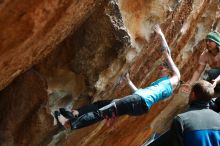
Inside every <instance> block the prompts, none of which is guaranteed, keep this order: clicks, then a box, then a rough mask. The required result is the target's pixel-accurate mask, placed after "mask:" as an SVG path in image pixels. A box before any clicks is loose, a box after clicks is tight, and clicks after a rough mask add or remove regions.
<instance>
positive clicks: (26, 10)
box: [0, 0, 220, 146]
mask: <svg viewBox="0 0 220 146" xmlns="http://www.w3.org/2000/svg"><path fill="white" fill-rule="evenodd" d="M219 8H220V1H219V0H194V1H192V0H148V1H146V0H135V1H134V0H41V1H39V0H31V1H30V0H20V1H13V0H4V1H1V2H0V22H1V23H0V30H1V31H0V41H1V43H0V68H1V71H0V111H1V113H0V119H1V120H0V145H3V146H12V145H16V146H21V145H22V146H23V145H31V146H32V145H33V146H34V145H41V146H44V145H50V146H53V145H60V146H72V145H74V146H81V145H86V146H104V145H105V146H112V145H116V146H118V145H130V146H137V145H142V144H144V143H145V142H146V141H147V140H148V139H149V138H150V137H151V136H152V134H153V133H154V132H158V133H162V132H164V131H165V130H166V129H167V128H169V125H170V122H171V120H172V118H173V117H174V116H175V115H176V114H177V113H179V112H181V111H182V110H183V109H184V108H185V105H186V103H187V96H186V95H184V94H182V93H179V92H178V90H177V91H176V92H175V94H174V95H173V96H172V97H171V98H170V99H169V100H166V101H161V102H159V103H157V104H155V105H154V106H153V107H152V108H151V110H150V111H149V112H148V113H147V114H145V115H142V116H139V117H129V116H123V117H119V118H117V120H116V122H115V123H114V126H113V127H108V126H107V125H106V124H105V122H104V121H103V122H100V123H97V124H94V125H92V126H89V127H86V128H83V129H79V130H75V131H70V130H66V131H63V130H62V129H60V128H59V127H57V126H56V125H54V122H53V117H52V116H51V112H53V111H54V110H55V109H56V108H59V107H66V108H70V109H71V108H77V107H80V106H82V105H85V104H88V103H91V102H93V101H96V100H100V99H114V98H120V97H122V96H125V95H128V94H131V90H130V89H129V88H128V86H127V85H126V84H125V83H124V82H120V79H121V75H123V74H125V73H126V72H128V71H129V72H130V76H131V79H132V81H134V83H135V84H136V85H137V86H138V87H145V86H147V85H149V84H150V83H151V82H152V81H154V80H155V79H157V78H158V76H159V74H158V72H159V65H160V63H161V60H162V59H163V58H162V57H161V52H160V47H161V46H160V42H159V38H158V36H156V35H155V33H154V32H153V31H152V26H154V25H155V24H157V23H159V24H160V25H161V28H162V30H163V32H164V33H165V36H166V38H167V40H168V44H169V46H170V47H171V48H172V57H173V59H174V61H175V62H176V64H177V66H178V68H179V69H180V71H181V74H182V77H181V80H183V81H187V80H189V79H190V78H191V76H192V73H193V71H194V70H195V69H196V67H197V60H198V57H199V55H200V53H201V52H202V51H203V49H204V48H205V44H204V38H205V37H206V34H207V33H208V32H209V31H210V30H218V31H220V24H219V23H220V9H219Z"/></svg>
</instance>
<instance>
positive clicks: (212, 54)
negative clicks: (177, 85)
mask: <svg viewBox="0 0 220 146" xmlns="http://www.w3.org/2000/svg"><path fill="white" fill-rule="evenodd" d="M206 66H209V68H211V69H209V70H206ZM205 70H206V71H205ZM203 71H205V74H206V75H205V76H206V78H204V80H207V81H209V82H211V83H212V84H213V86H215V91H216V92H220V86H218V85H217V84H218V83H219V80H220V76H219V75H220V33H219V32H217V31H212V32H210V33H209V34H208V35H207V38H206V50H205V51H204V52H203V53H202V54H201V55H200V58H199V66H198V68H197V69H196V71H195V72H194V74H193V76H192V78H191V80H190V81H188V82H187V83H186V84H184V85H182V87H181V90H182V91H183V92H186V93H190V90H191V86H192V84H193V83H194V82H195V81H197V80H198V79H199V78H200V76H201V74H202V73H203ZM216 85H217V86H216ZM211 108H212V109H213V110H214V111H217V112H220V98H217V99H216V100H215V101H214V102H211Z"/></svg>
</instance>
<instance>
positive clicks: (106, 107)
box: [70, 94, 148, 129]
mask: <svg viewBox="0 0 220 146" xmlns="http://www.w3.org/2000/svg"><path fill="white" fill-rule="evenodd" d="M112 108H115V109H116V115H117V116H121V115H126V114H127V115H131V116H138V115H142V114H144V113H146V112H147V111H148V108H147V106H146V103H145V101H144V100H143V98H142V97H140V96H139V95H135V94H133V95H129V96H125V97H123V98H121V99H115V100H103V101H97V102H94V103H93V104H90V105H88V106H85V107H82V108H80V109H78V110H79V111H80V114H82V115H80V116H79V117H78V118H77V119H74V120H70V123H71V127H72V129H79V128H83V127H86V126H89V125H91V124H94V123H96V122H98V121H101V120H103V119H104V117H105V115H102V114H101V113H102V112H103V111H105V113H106V111H107V112H111V109H112Z"/></svg>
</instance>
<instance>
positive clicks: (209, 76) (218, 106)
mask: <svg viewBox="0 0 220 146" xmlns="http://www.w3.org/2000/svg"><path fill="white" fill-rule="evenodd" d="M205 74H206V78H204V80H206V81H209V82H211V81H212V80H214V79H216V78H217V77H218V76H219V75H220V69H210V70H207V71H206V72H205ZM215 92H220V85H217V86H216V87H215ZM210 108H211V109H212V110H214V111H216V112H220V97H217V98H216V99H215V100H211V102H210Z"/></svg>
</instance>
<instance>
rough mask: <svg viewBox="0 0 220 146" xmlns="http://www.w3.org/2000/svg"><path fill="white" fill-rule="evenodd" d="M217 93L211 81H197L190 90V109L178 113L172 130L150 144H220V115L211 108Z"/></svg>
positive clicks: (180, 145)
mask: <svg viewBox="0 0 220 146" xmlns="http://www.w3.org/2000/svg"><path fill="white" fill-rule="evenodd" d="M215 94H216V93H215V91H214V86H213V85H212V84H211V83H209V82H207V81H205V80H199V81H196V82H195V83H194V84H193V85H192V90H191V92H190V96H189V103H188V104H189V109H187V111H185V112H183V113H181V114H178V115H177V116H176V117H175V118H174V120H173V122H172V125H171V128H170V130H169V131H168V132H166V133H165V134H164V135H162V136H161V137H160V138H158V139H156V140H155V141H154V142H152V143H151V144H149V145H148V146H219V145H220V122H219V121H220V115H219V114H218V113H216V112H214V111H213V110H211V109H209V102H210V100H211V98H212V97H213V96H215ZM217 94H218V93H217Z"/></svg>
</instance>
